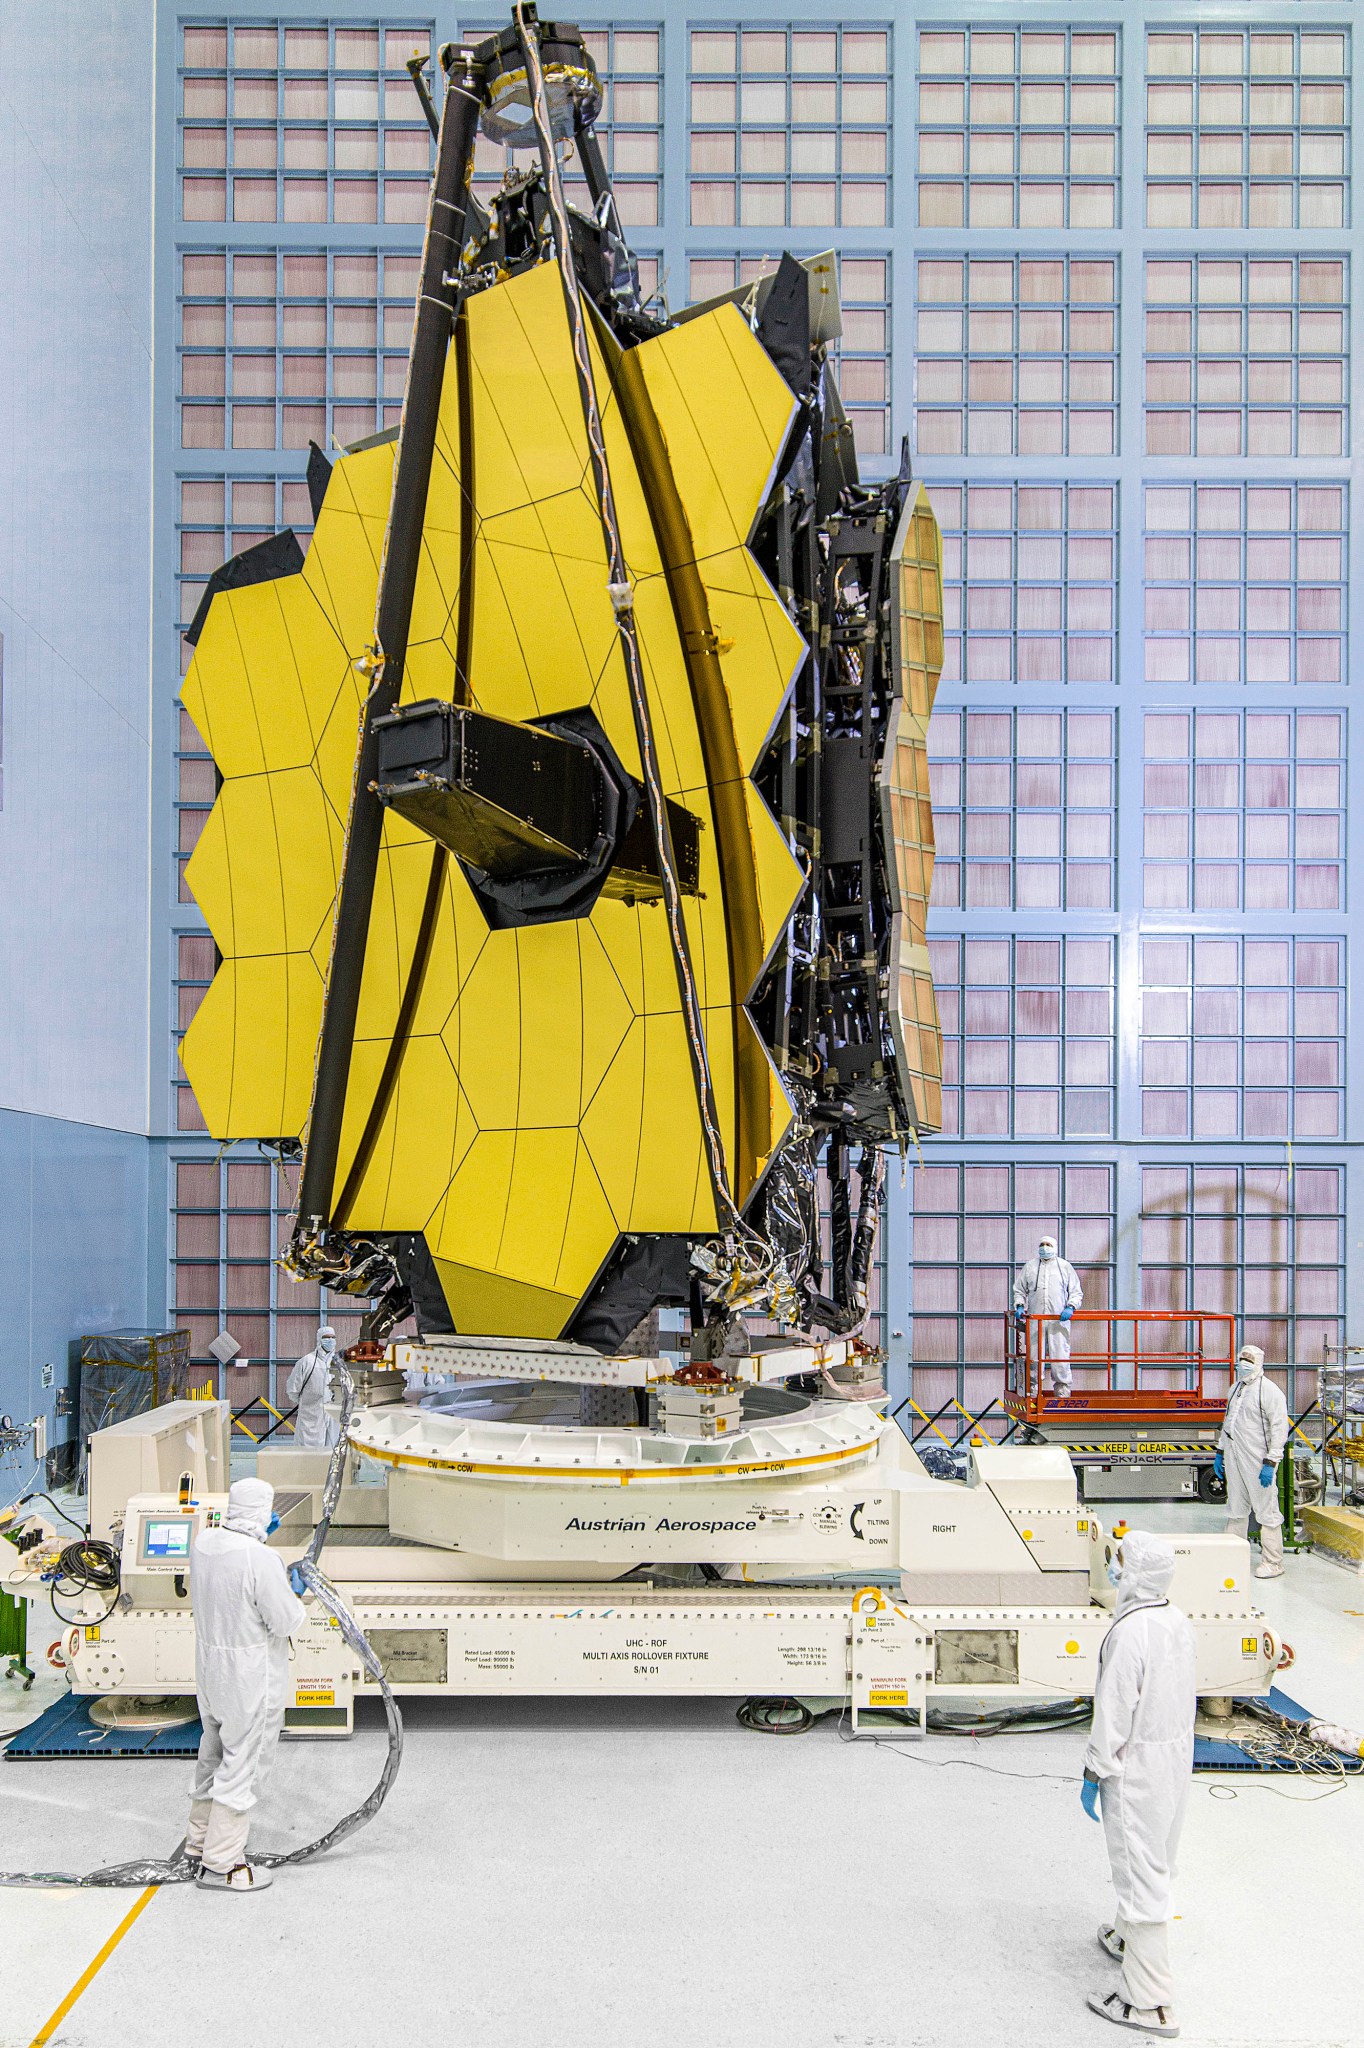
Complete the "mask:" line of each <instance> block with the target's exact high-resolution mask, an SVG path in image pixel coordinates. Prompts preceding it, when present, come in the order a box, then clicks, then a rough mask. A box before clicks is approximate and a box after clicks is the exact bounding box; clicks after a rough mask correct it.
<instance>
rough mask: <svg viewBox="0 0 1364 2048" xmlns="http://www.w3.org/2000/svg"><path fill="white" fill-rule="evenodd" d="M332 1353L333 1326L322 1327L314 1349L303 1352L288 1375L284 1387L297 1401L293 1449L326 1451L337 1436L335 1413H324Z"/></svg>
mask: <svg viewBox="0 0 1364 2048" xmlns="http://www.w3.org/2000/svg"><path fill="white" fill-rule="evenodd" d="M335 1356H336V1332H335V1330H330V1329H325V1328H324V1329H321V1330H319V1331H318V1333H317V1347H316V1349H315V1350H313V1351H309V1352H307V1353H305V1355H304V1356H303V1357H302V1358H300V1359H299V1361H298V1364H297V1365H296V1366H295V1367H294V1369H293V1371H292V1372H291V1373H290V1375H289V1378H288V1381H287V1383H286V1385H285V1389H284V1391H285V1393H286V1395H287V1396H288V1398H289V1399H290V1400H291V1401H297V1403H298V1413H297V1415H296V1416H295V1417H294V1449H295V1450H296V1451H329V1450H330V1449H331V1447H332V1445H333V1444H334V1443H336V1442H337V1440H338V1438H339V1437H340V1434H341V1431H340V1427H339V1425H338V1423H337V1419H336V1417H335V1416H334V1415H329V1414H328V1413H327V1399H328V1396H329V1394H330V1392H331V1376H332V1360H333V1359H334V1358H335Z"/></svg>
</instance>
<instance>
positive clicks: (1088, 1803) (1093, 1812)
mask: <svg viewBox="0 0 1364 2048" xmlns="http://www.w3.org/2000/svg"><path fill="white" fill-rule="evenodd" d="M1080 1804H1081V1806H1083V1808H1084V1810H1085V1812H1086V1813H1087V1814H1088V1815H1089V1817H1090V1819H1091V1820H1097V1819H1098V1818H1099V1787H1098V1785H1097V1784H1096V1783H1095V1781H1094V1779H1093V1778H1083V1779H1081V1781H1080Z"/></svg>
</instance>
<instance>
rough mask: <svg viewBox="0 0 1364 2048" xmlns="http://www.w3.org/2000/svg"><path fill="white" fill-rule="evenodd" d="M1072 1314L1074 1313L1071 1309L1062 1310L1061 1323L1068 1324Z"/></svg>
mask: <svg viewBox="0 0 1364 2048" xmlns="http://www.w3.org/2000/svg"><path fill="white" fill-rule="evenodd" d="M1074 1313H1075V1311H1074V1309H1073V1308H1063V1309H1062V1311H1061V1321H1062V1322H1063V1323H1068V1322H1069V1321H1070V1319H1071V1317H1072V1316H1073V1315H1074Z"/></svg>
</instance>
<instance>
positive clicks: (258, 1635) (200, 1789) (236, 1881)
mask: <svg viewBox="0 0 1364 2048" xmlns="http://www.w3.org/2000/svg"><path fill="white" fill-rule="evenodd" d="M274 1501H275V1489H274V1487H273V1486H271V1485H269V1483H268V1482H267V1481H266V1480H264V1479H238V1480H237V1481H235V1483H234V1484H233V1486H232V1489H231V1491H230V1492H229V1494H228V1496H227V1513H226V1515H225V1516H224V1518H223V1525H222V1527H221V1528H220V1529H205V1530H203V1531H202V1533H201V1534H200V1535H199V1536H197V1537H196V1538H195V1540H194V1544H193V1547H192V1549H191V1551H190V1560H189V1566H190V1586H191V1590H192V1592H193V1595H194V1689H195V1691H196V1692H197V1694H198V1695H199V1719H200V1720H201V1721H202V1723H203V1729H204V1732H203V1737H202V1739H201V1741H200V1743H199V1761H198V1764H197V1765H196V1767H195V1772H194V1786H193V1790H192V1792H191V1795H190V1798H191V1805H190V1810H189V1827H188V1829H187V1831H186V1834H185V1853H186V1854H187V1855H188V1856H189V1857H190V1858H191V1859H192V1860H194V1861H196V1862H197V1863H198V1864H199V1883H200V1884H201V1885H202V1886H203V1887H204V1889H205V1890H206V1891H233V1892H249V1891H253V1890H254V1891H261V1890H263V1889H264V1887H265V1886H266V1885H268V1884H269V1883H270V1882H271V1879H270V1873H269V1871H268V1870H261V1869H259V1868H256V1867H255V1866H253V1865H252V1864H250V1863H248V1862H247V1860H246V1832H247V1829H248V1827H249V1826H250V1823H251V1809H252V1807H253V1806H254V1805H255V1803H256V1796H257V1794H258V1792H259V1791H260V1788H261V1785H262V1783H263V1781H264V1779H265V1776H266V1774H267V1772H268V1771H269V1769H270V1766H271V1764H272V1762H273V1761H274V1754H275V1744H276V1743H277V1742H278V1740H279V1731H280V1729H281V1727H282V1726H283V1724H284V1707H285V1701H286V1698H287V1696H288V1687H289V1637H290V1635H291V1634H292V1633H293V1631H294V1630H295V1629H296V1628H297V1627H298V1625H299V1623H300V1622H301V1621H302V1619H303V1602H302V1601H301V1600H299V1599H296V1598H295V1596H294V1594H293V1593H291V1592H290V1590H289V1578H288V1574H287V1573H286V1571H285V1568H284V1560H283V1559H282V1558H281V1556H280V1555H279V1552H278V1551H276V1550H268V1549H267V1548H266V1544H265V1539H266V1537H267V1535H268V1534H269V1533H270V1529H271V1526H272V1509H273V1507H274Z"/></svg>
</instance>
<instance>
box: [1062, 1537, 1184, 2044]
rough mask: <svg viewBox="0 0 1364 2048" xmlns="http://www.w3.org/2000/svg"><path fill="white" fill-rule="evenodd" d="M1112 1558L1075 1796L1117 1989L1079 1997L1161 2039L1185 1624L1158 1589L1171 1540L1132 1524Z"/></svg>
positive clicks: (1179, 1819) (1169, 2029)
mask: <svg viewBox="0 0 1364 2048" xmlns="http://www.w3.org/2000/svg"><path fill="white" fill-rule="evenodd" d="M1117 1562H1118V1571H1117V1574H1116V1584H1117V1589H1118V1599H1117V1606H1116V1609H1115V1612H1114V1619H1113V1622H1112V1625H1111V1627H1110V1628H1109V1631H1108V1634H1107V1635H1106V1636H1105V1638H1104V1641H1103V1645H1102V1648H1101V1649H1100V1651H1099V1676H1098V1683H1097V1684H1096V1686H1095V1689H1094V1722H1093V1728H1092V1732H1091V1734H1090V1738H1089V1745H1088V1747H1087V1749H1086V1750H1085V1775H1084V1783H1083V1785H1082V1786H1081V1790H1080V1797H1081V1800H1082V1802H1083V1804H1084V1808H1085V1811H1086V1813H1088V1814H1089V1816H1090V1818H1091V1819H1092V1820H1098V1819H1099V1817H1100V1811H1101V1812H1102V1817H1103V1830H1104V1838H1105V1840H1106V1842H1107V1844H1108V1860H1109V1864H1110V1867H1111V1869H1112V1873H1113V1890H1114V1893H1115V1894H1116V1897H1117V1905H1118V1913H1117V1919H1116V1920H1115V1921H1114V1923H1113V1925H1112V1926H1111V1927H1108V1926H1105V1927H1101V1928H1100V1929H1099V1945H1100V1947H1101V1948H1103V1949H1105V1950H1106V1951H1107V1953H1108V1954H1109V1955H1111V1956H1114V1957H1115V1958H1116V1959H1117V1960H1118V1961H1120V1962H1121V1964H1122V1990H1121V1992H1117V1991H1111V1992H1109V1993H1108V1995H1107V1997H1102V1998H1101V1997H1100V1996H1098V1994H1097V1993H1096V1994H1095V1995H1094V1996H1093V1997H1091V1998H1090V2000H1089V2005H1090V2008H1091V2010H1092V2011H1094V2012H1097V2013H1099V2014H1100V2015H1101V2016H1102V2017H1103V2018H1104V2019H1106V2020H1112V2021H1113V2022H1114V2024H1115V2025H1117V2026H1120V2027H1130V2028H1132V2029H1133V2031H1134V2032H1140V2033H1145V2034H1158V2035H1162V2036H1164V2037H1166V2038H1173V2037H1174V2036H1175V2035H1176V2034H1177V2033H1178V2032H1179V2028H1178V2025H1177V2024H1176V2022H1175V2017H1174V2013H1173V2011H1172V2008H1171V2000H1172V1997H1173V1991H1174V1987H1173V1982H1172V1980H1171V1977H1170V1925H1169V1923H1170V1918H1171V1912H1172V1908H1171V1904H1170V1879H1171V1877H1172V1876H1173V1874H1174V1865H1175V1851H1176V1849H1177V1848H1178V1846H1179V1831H1180V1829H1181V1827H1182V1826H1183V1824H1184V1806H1185V1802H1186V1801H1187V1799H1188V1796H1189V1781H1190V1778H1191V1776H1192V1773H1193V1742H1194V1715H1195V1713H1196V1712H1197V1709H1198V1696H1197V1690H1196V1679H1195V1653H1194V1633H1193V1630H1192V1629H1191V1628H1190V1626H1189V1623H1188V1621H1187V1620H1186V1618H1185V1616H1184V1615H1183V1614H1182V1613H1181V1612H1180V1610H1179V1608H1178V1607H1174V1606H1172V1605H1171V1603H1170V1601H1169V1599H1168V1598H1167V1595H1168V1592H1169V1588H1170V1581H1171V1579H1172V1578H1173V1577H1174V1569H1175V1553H1174V1545H1173V1544H1171V1543H1168V1542H1166V1540H1165V1538H1164V1537H1162V1536H1147V1535H1145V1534H1143V1533H1142V1532H1141V1531H1140V1530H1135V1531H1133V1533H1132V1534H1131V1535H1129V1536H1124V1537H1123V1539H1122V1542H1121V1544H1120V1545H1119V1548H1118V1553H1117ZM1113 1575H1114V1574H1113V1570H1112V1567H1110V1576H1113Z"/></svg>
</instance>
